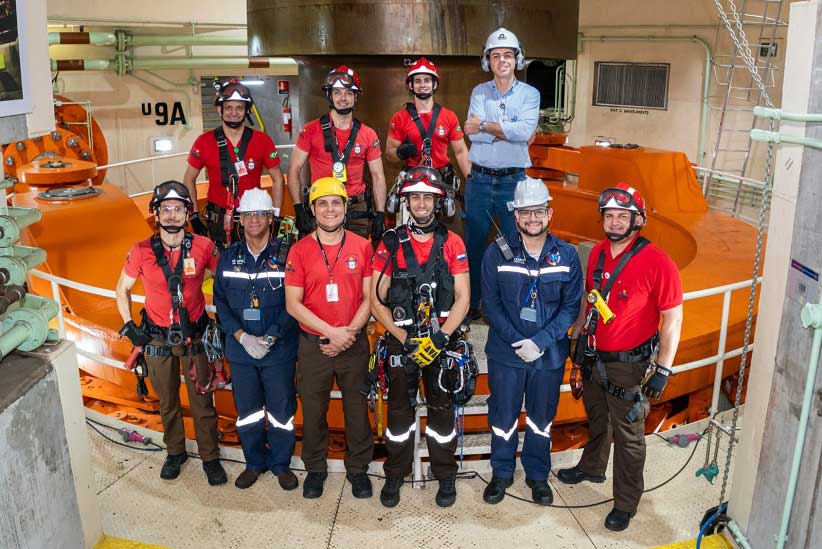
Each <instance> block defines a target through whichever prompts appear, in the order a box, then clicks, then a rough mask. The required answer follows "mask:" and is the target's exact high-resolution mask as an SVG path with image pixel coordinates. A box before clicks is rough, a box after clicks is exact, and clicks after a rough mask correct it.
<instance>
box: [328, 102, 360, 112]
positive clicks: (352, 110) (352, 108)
mask: <svg viewBox="0 0 822 549" xmlns="http://www.w3.org/2000/svg"><path fill="white" fill-rule="evenodd" d="M331 108H332V109H334V110H335V111H337V114H351V113H352V112H354V107H348V108H345V109H338V108H337V107H335V106H334V103H331Z"/></svg>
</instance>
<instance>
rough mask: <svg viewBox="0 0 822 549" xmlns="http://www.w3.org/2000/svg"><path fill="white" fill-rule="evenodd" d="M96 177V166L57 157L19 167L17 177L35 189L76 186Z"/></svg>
mask: <svg viewBox="0 0 822 549" xmlns="http://www.w3.org/2000/svg"><path fill="white" fill-rule="evenodd" d="M95 175H97V164H95V163H93V162H86V161H85V160H77V159H65V158H61V157H59V156H54V157H47V158H41V159H39V160H34V161H32V162H30V163H29V164H25V165H23V166H21V167H20V168H19V169H18V170H17V177H18V179H20V181H22V182H23V183H26V184H27V185H32V186H35V187H43V186H51V185H63V186H64V185H76V184H78V183H83V182H85V181H87V180H89V179H91V178H92V177H94V176H95Z"/></svg>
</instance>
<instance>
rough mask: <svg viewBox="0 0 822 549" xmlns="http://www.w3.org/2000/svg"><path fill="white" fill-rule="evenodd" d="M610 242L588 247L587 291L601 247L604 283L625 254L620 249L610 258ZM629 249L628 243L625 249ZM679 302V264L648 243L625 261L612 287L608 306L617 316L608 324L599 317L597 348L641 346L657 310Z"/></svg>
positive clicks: (654, 326)
mask: <svg viewBox="0 0 822 549" xmlns="http://www.w3.org/2000/svg"><path fill="white" fill-rule="evenodd" d="M610 244H611V243H610V241H608V240H603V241H601V242H599V243H597V245H596V246H594V248H593V249H592V250H591V255H590V256H589V257H588V272H587V276H586V278H585V289H586V291H590V290H591V289H592V288H593V287H594V279H593V275H594V270H595V269H596V267H597V262H598V261H599V256H600V253H601V252H602V251H603V250H604V251H605V263H604V265H603V268H602V274H603V279H602V285H603V286H604V285H605V283H606V282H607V278H606V276H610V273H611V272H612V271H613V270H614V268H615V267H616V266H617V263H619V260H620V259H621V258H622V254H624V253H625V252H624V251H623V252H622V253H621V254H619V255H618V256H616V257H611V246H610ZM629 248H630V246H629V247H628V248H626V250H627V249H629ZM681 303H682V282H681V281H680V278H679V267H677V266H676V263H674V261H673V260H672V259H671V258H670V256H668V254H666V253H665V252H664V251H662V250H661V249H660V248H659V247H657V246H655V245H654V244H648V245H647V246H645V247H644V248H643V249H642V250H641V251H640V252H639V253H638V254H636V256H634V257H632V258H631V259H630V260H628V263H626V264H625V268H623V269H622V272H621V273H619V277H618V278H617V280H616V282H615V283H614V284H613V286H612V287H611V293H610V295H609V296H608V306H609V307H610V308H611V310H612V311H613V312H614V314H615V315H616V318H614V319H613V320H612V321H611V322H609V323H608V324H603V322H602V320H600V321H599V323H598V324H597V329H596V338H597V349H598V350H600V351H628V350H630V349H633V348H634V347H637V346H639V345H641V344H642V343H644V342H646V341H647V340H649V339H650V338H651V336H653V335H654V333H656V331H657V329H658V328H659V319H660V316H659V314H660V312H661V311H667V310H668V309H673V308H674V307H676V306H677V305H680V304H681ZM590 308H591V305H588V309H590ZM588 309H586V313H587V311H588Z"/></svg>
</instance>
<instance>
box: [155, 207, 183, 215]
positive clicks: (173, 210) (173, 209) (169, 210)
mask: <svg viewBox="0 0 822 549" xmlns="http://www.w3.org/2000/svg"><path fill="white" fill-rule="evenodd" d="M184 211H186V208H184V207H183V206H160V213H164V214H170V213H175V214H178V213H183V212H184Z"/></svg>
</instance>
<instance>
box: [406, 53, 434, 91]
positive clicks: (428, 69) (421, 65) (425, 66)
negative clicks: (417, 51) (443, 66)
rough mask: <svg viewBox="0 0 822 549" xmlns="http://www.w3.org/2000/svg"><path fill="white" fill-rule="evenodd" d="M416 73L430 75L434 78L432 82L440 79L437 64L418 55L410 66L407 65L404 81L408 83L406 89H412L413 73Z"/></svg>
mask: <svg viewBox="0 0 822 549" xmlns="http://www.w3.org/2000/svg"><path fill="white" fill-rule="evenodd" d="M416 74H429V75H431V78H433V79H434V82H439V81H440V75H439V73H438V72H437V66H436V65H435V64H434V63H432V62H431V61H429V60H428V59H426V58H425V57H420V58H419V59H417V60H416V61H414V63H412V64H411V66H410V67H408V74H407V75H406V77H405V83H406V84H408V89H410V90H411V91H413V83H414V75H416Z"/></svg>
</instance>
